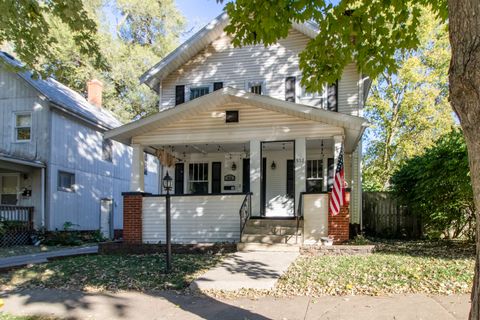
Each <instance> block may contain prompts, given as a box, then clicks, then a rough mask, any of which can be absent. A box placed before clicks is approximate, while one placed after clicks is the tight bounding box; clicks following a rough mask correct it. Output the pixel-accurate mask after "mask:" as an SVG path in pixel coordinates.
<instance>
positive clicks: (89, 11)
mask: <svg viewBox="0 0 480 320" xmlns="http://www.w3.org/2000/svg"><path fill="white" fill-rule="evenodd" d="M80 4H81V5H82V6H83V10H84V13H85V15H86V16H87V18H88V20H89V21H92V22H93V23H94V24H95V25H98V26H99V28H98V29H96V30H95V31H94V32H93V33H92V34H91V38H92V41H94V42H95V43H96V44H97V45H98V50H99V52H100V54H101V56H102V57H103V58H104V59H105V61H107V62H108V68H99V67H98V65H97V63H96V57H95V56H92V55H91V54H89V53H88V52H85V51H83V50H79V48H78V43H77V39H76V36H75V34H72V32H71V29H70V28H69V26H68V25H67V24H65V22H64V21H63V20H62V19H60V18H59V17H57V16H55V15H52V14H49V13H46V19H47V20H48V21H49V24H50V25H51V26H52V28H51V29H50V30H49V32H50V36H51V37H53V38H55V39H56V42H55V43H51V44H50V46H49V50H50V52H51V54H49V55H43V56H40V57H39V58H38V64H39V66H40V69H41V70H42V71H43V73H44V74H45V75H50V76H53V77H54V78H56V79H57V80H58V81H60V82H62V83H64V84H65V85H67V86H69V87H71V88H72V89H74V90H76V91H78V92H82V93H84V94H86V83H87V81H88V80H91V79H93V78H97V79H99V80H101V81H102V82H103V84H104V89H103V104H104V107H105V108H107V109H109V110H111V111H112V112H113V113H114V114H116V115H117V116H118V117H119V118H120V119H121V120H123V121H124V122H128V121H131V120H133V119H137V118H140V117H143V116H146V115H148V114H151V113H153V112H155V111H157V110H158V95H157V94H155V92H153V91H152V90H151V89H149V88H148V87H146V86H144V85H141V84H140V83H139V80H138V78H139V77H140V75H141V74H142V73H143V72H144V71H145V70H147V69H148V68H150V67H151V66H152V65H154V64H155V63H157V62H158V61H160V60H161V59H162V58H163V57H164V56H165V55H166V54H167V53H168V52H170V51H171V50H172V49H173V48H174V47H175V46H176V44H177V40H178V37H179V35H180V33H181V32H182V31H183V27H184V18H183V16H182V15H181V14H180V13H179V11H178V9H177V8H176V6H175V2H174V0H141V1H140V0H83V1H82V2H80ZM15 49H16V48H14V51H15V52H14V53H15V54H17V51H16V50H15ZM18 56H19V58H21V56H20V55H18Z"/></svg>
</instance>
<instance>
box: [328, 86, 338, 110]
mask: <svg viewBox="0 0 480 320" xmlns="http://www.w3.org/2000/svg"><path fill="white" fill-rule="evenodd" d="M327 110H330V111H338V81H335V83H333V84H330V85H328V87H327Z"/></svg>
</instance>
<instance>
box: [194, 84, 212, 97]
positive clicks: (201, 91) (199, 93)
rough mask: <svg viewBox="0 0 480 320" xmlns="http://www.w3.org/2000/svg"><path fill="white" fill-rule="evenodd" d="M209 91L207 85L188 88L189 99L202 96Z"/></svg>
mask: <svg viewBox="0 0 480 320" xmlns="http://www.w3.org/2000/svg"><path fill="white" fill-rule="evenodd" d="M209 92H210V87H208V86H202V87H193V88H190V100H193V99H196V98H199V97H201V96H204V95H206V94H208V93H209Z"/></svg>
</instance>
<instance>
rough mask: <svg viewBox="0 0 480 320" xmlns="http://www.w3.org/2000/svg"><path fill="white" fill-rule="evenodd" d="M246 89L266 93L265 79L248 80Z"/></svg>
mask: <svg viewBox="0 0 480 320" xmlns="http://www.w3.org/2000/svg"><path fill="white" fill-rule="evenodd" d="M246 89H247V91H248V92H251V93H256V94H266V88H265V81H248V82H247V88H246Z"/></svg>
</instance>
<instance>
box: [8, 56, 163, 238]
mask: <svg viewBox="0 0 480 320" xmlns="http://www.w3.org/2000/svg"><path fill="white" fill-rule="evenodd" d="M0 57H1V58H2V59H4V61H5V62H7V63H8V64H10V65H17V66H19V65H20V63H19V62H18V61H17V60H15V59H14V58H13V57H11V56H10V55H8V54H6V53H3V52H0ZM101 95H102V84H101V82H100V81H98V80H92V81H90V82H89V83H88V101H87V99H85V98H84V97H83V96H82V95H80V94H79V93H77V92H75V91H73V90H72V89H70V88H68V87H66V86H64V85H63V84H61V83H59V82H57V81H56V80H54V79H51V78H48V79H34V78H32V75H31V73H30V72H18V73H15V72H12V71H11V70H9V68H6V67H5V66H4V67H2V68H0V128H1V131H0V201H1V202H0V217H2V218H4V219H6V218H10V219H11V218H12V217H11V216H12V215H14V216H15V215H17V218H19V217H20V215H21V213H22V212H23V211H25V210H26V209H27V208H28V207H33V222H34V226H35V227H36V228H40V227H45V228H46V229H47V230H55V229H62V228H63V225H64V223H65V222H71V223H73V224H74V227H75V228H76V229H79V230H98V229H99V228H100V229H101V230H102V232H103V233H104V234H105V235H108V236H113V230H114V229H122V223H123V219H122V216H121V215H122V212H123V209H122V205H123V202H122V196H121V193H122V191H125V190H128V187H129V182H130V165H131V159H132V152H131V148H130V147H127V146H125V145H123V144H121V143H118V142H115V141H112V140H106V139H104V138H103V132H105V131H106V130H109V129H112V128H115V127H118V126H120V125H121V122H120V121H119V120H117V119H116V118H115V116H114V115H113V114H111V113H110V112H109V111H107V110H105V109H104V108H102V107H101ZM145 157H146V158H147V160H148V161H147V164H148V165H147V166H146V169H145V185H146V187H145V188H146V190H150V191H151V192H157V190H158V188H157V186H158V174H157V172H158V167H159V166H158V161H157V160H156V159H155V158H154V157H152V156H146V155H145ZM101 212H102V215H101ZM9 215H10V216H9Z"/></svg>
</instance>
